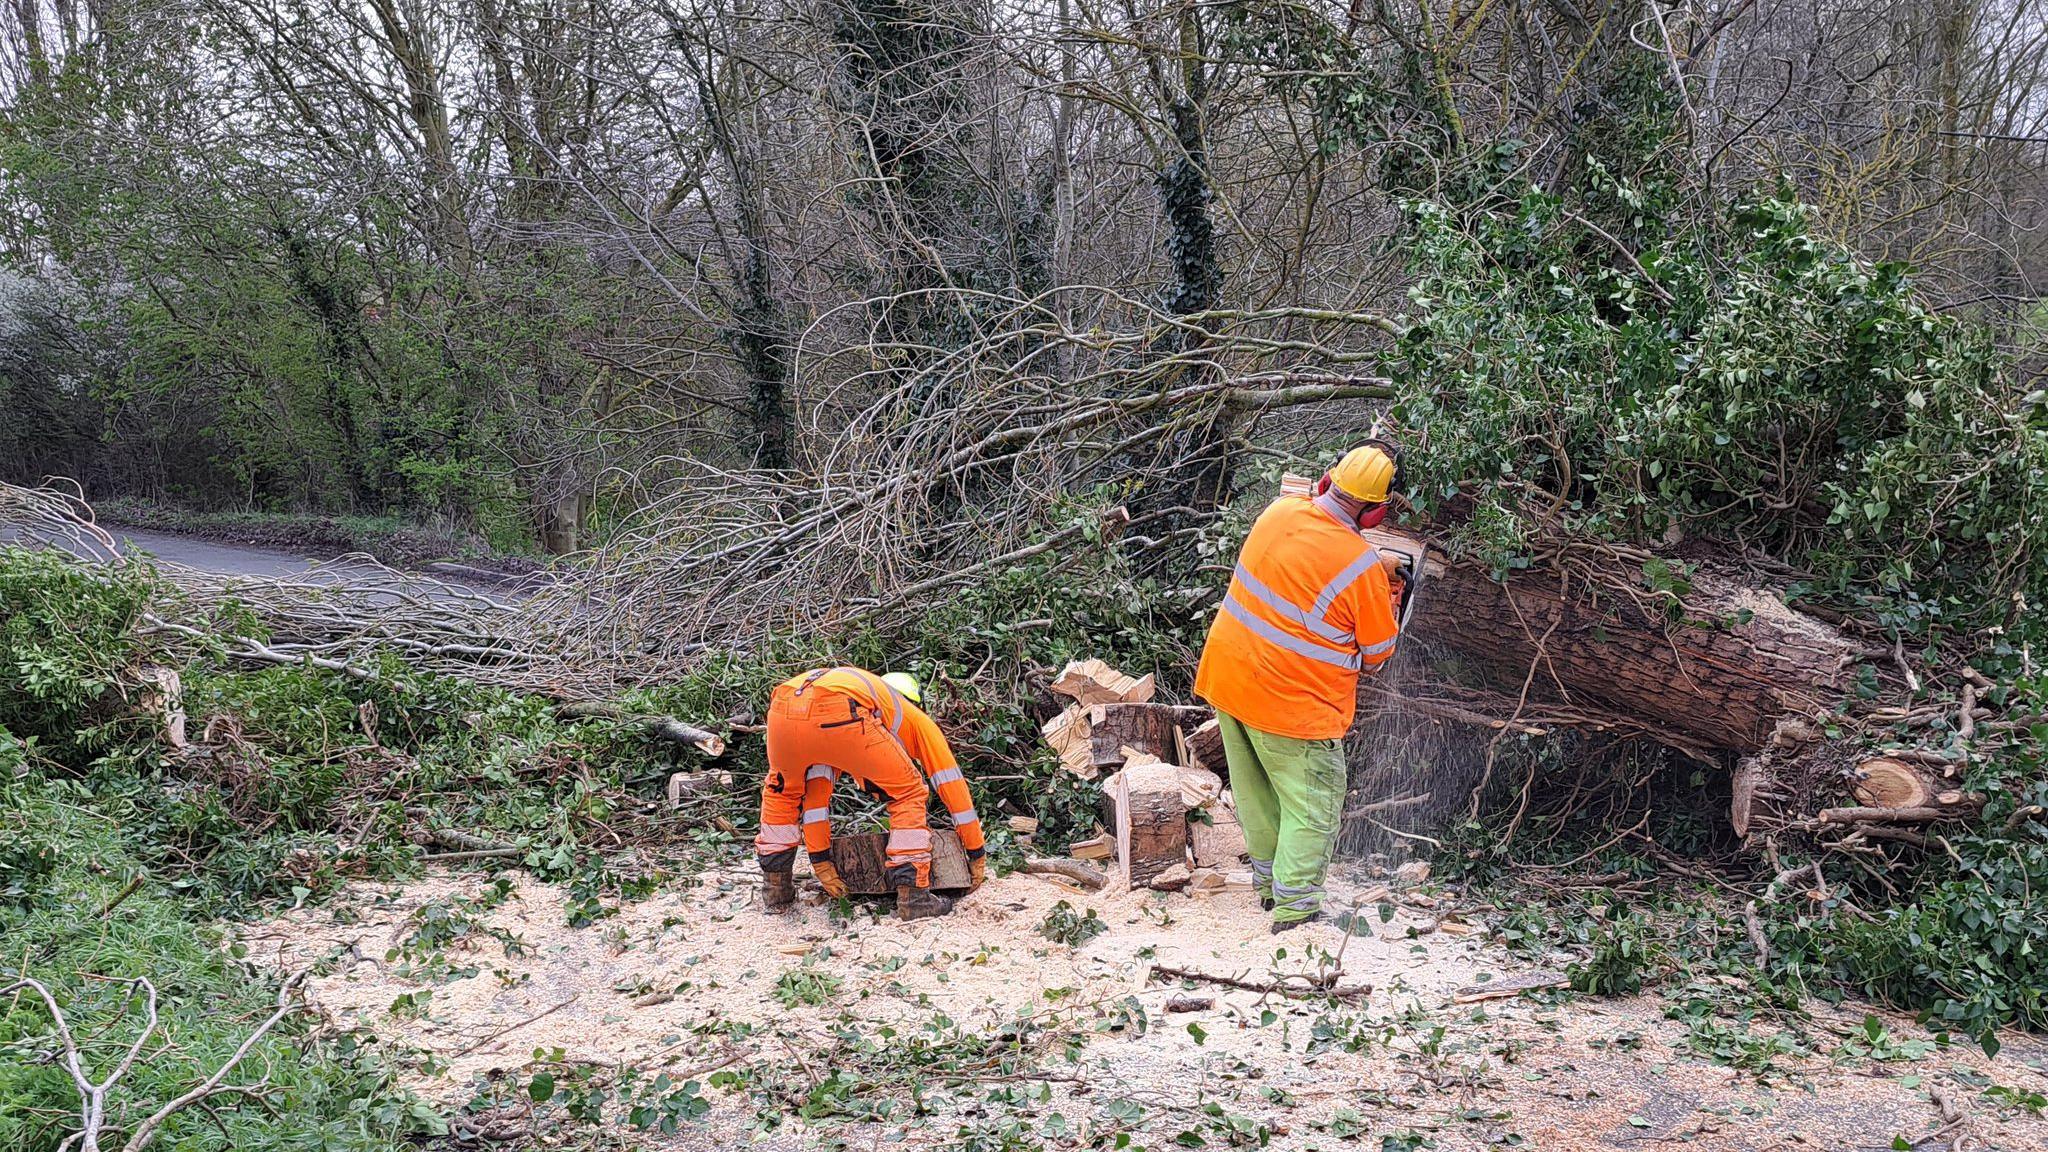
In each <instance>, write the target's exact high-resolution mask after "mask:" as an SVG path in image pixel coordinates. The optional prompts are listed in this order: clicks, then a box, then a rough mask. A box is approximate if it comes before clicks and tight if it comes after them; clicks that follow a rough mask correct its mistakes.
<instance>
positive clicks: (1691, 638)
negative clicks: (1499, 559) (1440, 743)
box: [1381, 533, 1861, 757]
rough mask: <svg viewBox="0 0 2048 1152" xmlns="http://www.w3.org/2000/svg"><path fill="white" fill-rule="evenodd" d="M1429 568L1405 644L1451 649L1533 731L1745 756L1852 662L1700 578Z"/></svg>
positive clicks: (1726, 586)
mask: <svg viewBox="0 0 2048 1152" xmlns="http://www.w3.org/2000/svg"><path fill="white" fill-rule="evenodd" d="M1381 535H1382V537H1383V538H1386V539H1393V538H1397V534H1391V533H1386V534H1381ZM1412 546H1413V545H1412V544H1411V547H1412ZM1439 559H1440V558H1439V557H1432V561H1433V562H1432V563H1431V565H1430V571H1429V572H1428V573H1427V574H1426V576H1425V579H1424V581H1423V583H1422V586H1421V589H1420V591H1419V593H1418V595H1419V596H1420V597H1421V599H1420V600H1419V601H1418V603H1417V606H1416V608H1415V616H1414V618H1413V620H1412V621H1411V623H1410V631H1411V633H1412V635H1413V637H1414V638H1415V639H1416V640H1419V641H1422V642H1423V643H1426V644H1434V645H1441V646H1443V647H1445V648H1448V649H1451V650H1453V651H1455V652H1456V653H1458V654H1459V656H1460V657H1462V658H1464V659H1465V660H1466V661H1467V662H1469V663H1471V664H1474V665H1476V666H1478V667H1479V668H1480V669H1481V670H1482V671H1483V672H1484V674H1485V675H1486V677H1487V678H1488V680H1489V681H1490V682H1491V685H1490V686H1491V687H1493V688H1494V689H1495V690H1496V691H1499V692H1501V693H1503V694H1505V695H1506V696H1508V697H1509V698H1510V699H1515V700H1521V699H1523V698H1524V697H1526V705H1525V712H1526V713H1527V714H1525V715H1524V716H1523V717H1522V719H1524V720H1529V721H1531V722H1534V721H1533V719H1532V716H1533V714H1536V713H1540V712H1541V711H1542V710H1543V708H1544V707H1545V706H1546V705H1556V706H1563V707H1565V708H1569V709H1572V710H1574V711H1575V712H1578V713H1590V714H1606V716H1608V717H1609V718H1610V719H1612V720H1613V721H1614V722H1615V723H1616V724H1617V725H1618V726H1622V727H1630V726H1634V725H1641V726H1643V727H1645V728H1647V729H1648V730H1649V734H1651V735H1653V736H1655V737H1656V738H1657V739H1659V740H1660V741H1662V742H1663V743H1666V744H1668V745H1670V746H1672V747H1674V748H1677V749H1679V750H1681V751H1684V752H1687V753H1689V754H1692V755H1695V756H1700V757H1710V756H1712V755H1713V754H1714V753H1716V752H1723V751H1732V752H1737V753H1747V752H1754V751H1757V750H1760V749H1762V748H1764V747H1765V746H1766V745H1767V744H1768V742H1769V741H1770V740H1771V737H1772V733H1773V732H1774V731H1775V730H1776V728H1777V726H1778V724H1779V722H1780V721H1782V720H1784V719H1786V718H1787V717H1790V716H1799V715H1815V716H1817V715H1821V714H1824V713H1826V712H1827V711H1829V710H1830V709H1831V708H1832V707H1833V705H1834V704H1835V702H1836V701H1838V700H1839V699H1840V698H1841V694H1842V691H1843V689H1844V688H1845V686H1846V684H1847V679H1848V674H1849V667H1850V665H1851V664H1852V663H1853V662H1854V660H1855V658H1856V656H1857V654H1858V653H1859V652H1860V651H1861V648H1860V646H1859V645H1857V644H1855V643H1854V642H1852V641H1851V640H1849V639H1848V638H1847V637H1845V636H1843V635H1842V634H1841V633H1840V632H1838V631H1836V630H1835V629H1834V628H1833V627H1832V626H1831V625H1829V624H1827V623H1825V622H1823V621H1821V620H1819V619H1817V618H1814V617H1811V616H1807V615H1804V614H1802V613H1800V612H1798V611H1795V610H1793V609H1791V608H1788V607H1786V606H1785V605H1784V603H1783V602H1782V601H1780V600H1779V599H1778V598H1777V597H1776V596H1774V595H1772V594H1771V593H1769V592H1768V591H1765V590H1761V589H1757V588H1752V587H1748V586H1745V585H1741V584H1737V583H1735V582H1734V581H1732V580H1730V579H1726V578H1723V577H1720V576H1716V575H1711V574H1708V573H1705V572H1701V573H1697V574H1694V575H1692V576H1690V577H1688V578H1680V577H1677V576H1671V577H1666V578H1665V582H1666V583H1667V585H1669V587H1667V590H1665V591H1662V592H1656V591H1652V590H1650V589H1649V588H1647V587H1643V584H1642V580H1641V578H1640V577H1639V576H1638V575H1637V574H1636V573H1634V572H1631V571H1630V570H1629V568H1628V567H1627V566H1626V563H1625V562H1624V561H1622V560H1620V559H1618V558H1617V559H1610V560H1606V561H1604V565H1603V569H1600V570H1597V571H1598V572H1599V576H1600V579H1599V580H1598V581H1597V582H1595V581H1594V580H1593V579H1590V578H1589V574H1590V573H1591V572H1593V571H1596V569H1594V568H1593V567H1592V566H1591V565H1587V564H1576V565H1574V566H1573V567H1570V568H1567V569H1566V570H1565V571H1564V572H1563V573H1562V574H1560V573H1558V572H1547V573H1546V572H1539V571H1534V570H1531V571H1523V572H1517V573H1514V574H1512V575H1510V576H1509V577H1508V579H1507V580H1506V581H1497V580H1495V579H1494V578H1493V575H1492V573H1491V571H1490V570H1489V569H1488V568H1486V567H1484V566H1482V565H1480V564H1477V563H1471V562H1458V563H1438V562H1434V561H1437V560H1439ZM1688 583H1689V585H1690V586H1689V587H1683V586H1682V585H1683V584H1688ZM1630 585H1634V587H1633V588H1631V587H1630Z"/></svg>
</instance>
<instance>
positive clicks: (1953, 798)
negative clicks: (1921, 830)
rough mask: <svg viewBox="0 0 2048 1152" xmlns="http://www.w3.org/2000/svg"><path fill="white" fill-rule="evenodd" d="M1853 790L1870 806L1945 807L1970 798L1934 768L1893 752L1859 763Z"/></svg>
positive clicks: (1857, 798) (1857, 800)
mask: <svg viewBox="0 0 2048 1152" xmlns="http://www.w3.org/2000/svg"><path fill="white" fill-rule="evenodd" d="M1852 791H1854V792H1855V794H1856V802H1857V803H1858V804H1861V805H1864V806H1865V807H1870V808H1926V807H1946V806H1951V805H1957V804H1963V803H1966V802H1967V801H1968V799H1969V798H1968V797H1966V796H1965V795H1963V793H1961V792H1958V791H1956V790H1955V788H1954V786H1953V785H1952V784H1951V783H1949V782H1948V781H1947V780H1946V779H1944V778H1943V775H1942V773H1941V772H1940V771H1938V770H1936V769H1935V768H1933V767H1931V766H1929V765H1927V764H1923V763H1916V762H1914V761H1911V760H1907V759H1905V758H1903V757H1896V756H1891V755H1885V756H1874V757H1871V758H1870V759H1868V760H1865V761H1863V762H1862V763H1860V764H1858V765H1856V786H1855V787H1854V788H1853V789H1852Z"/></svg>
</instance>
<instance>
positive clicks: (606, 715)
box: [555, 700, 725, 759]
mask: <svg viewBox="0 0 2048 1152" xmlns="http://www.w3.org/2000/svg"><path fill="white" fill-rule="evenodd" d="M555 715H556V716H558V717H560V718H561V719H563V720H620V721H624V722H626V723H629V724H638V725H640V726H641V727H642V728H645V729H646V730H647V732H648V734H649V735H652V736H656V737H659V738H661V739H663V740H667V741H669V742H670V743H674V744H681V745H684V746H686V747H690V748H695V749H696V750H697V751H699V752H702V753H703V754H704V755H706V756H709V757H712V758H714V759H715V758H717V757H719V756H723V755H725V740H724V738H722V737H720V736H719V735H718V733H716V732H706V731H705V730H704V729H702V728H698V727H695V726H694V725H690V724H685V723H683V722H682V721H681V720H678V719H676V718H675V717H673V716H650V715H644V714H640V713H633V712H628V711H626V710H625V709H624V708H621V707H619V706H618V705H616V704H606V703H603V702H602V701H597V700H579V701H573V702H571V703H568V704H558V705H556V706H555Z"/></svg>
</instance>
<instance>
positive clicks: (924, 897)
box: [896, 884, 953, 920]
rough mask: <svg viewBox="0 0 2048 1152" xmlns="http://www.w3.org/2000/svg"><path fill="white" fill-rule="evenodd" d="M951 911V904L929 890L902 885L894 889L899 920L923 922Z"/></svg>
mask: <svg viewBox="0 0 2048 1152" xmlns="http://www.w3.org/2000/svg"><path fill="white" fill-rule="evenodd" d="M952 910H953V902H952V901H951V900H948V899H947V898H946V897H944V896H941V895H939V894H938V893H937V892H934V891H932V890H931V889H929V888H914V887H912V886H910V885H908V884H904V885H902V886H900V887H898V888H897V889H896V917H897V919H899V920H924V919H927V918H929V917H932V916H944V915H945V914H946V913H948V912H951V911H952Z"/></svg>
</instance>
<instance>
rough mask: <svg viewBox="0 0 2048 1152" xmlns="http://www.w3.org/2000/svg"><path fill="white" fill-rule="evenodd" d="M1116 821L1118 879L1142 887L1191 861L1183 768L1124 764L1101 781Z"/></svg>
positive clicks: (1134, 886) (1125, 886)
mask: <svg viewBox="0 0 2048 1152" xmlns="http://www.w3.org/2000/svg"><path fill="white" fill-rule="evenodd" d="M1102 790H1103V792H1104V794H1106V795H1107V796H1108V797H1109V803H1110V812H1111V816H1112V819H1113V820H1114V821H1115V824H1114V827H1113V829H1112V832H1113V834H1114V835H1115V837H1116V873H1115V877H1114V878H1115V881H1116V883H1118V884H1120V885H1122V886H1123V887H1124V888H1125V889H1131V888H1142V887H1144V886H1145V885H1147V884H1150V883H1151V882H1152V879H1153V878H1154V877H1156V876H1158V875H1159V874H1160V873H1162V872H1165V871H1166V870H1167V869H1169V868H1173V867H1176V866H1179V865H1181V864H1184V863H1186V861H1187V850H1188V817H1187V805H1186V804H1184V803H1182V802H1181V798H1180V769H1179V768H1178V767H1176V766H1174V765H1172V764H1142V765H1138V766H1136V767H1130V768H1124V769H1122V770H1120V771H1118V772H1117V773H1115V774H1114V775H1112V776H1111V777H1110V778H1109V779H1108V780H1107V781H1105V782H1104V783H1103V786H1102Z"/></svg>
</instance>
